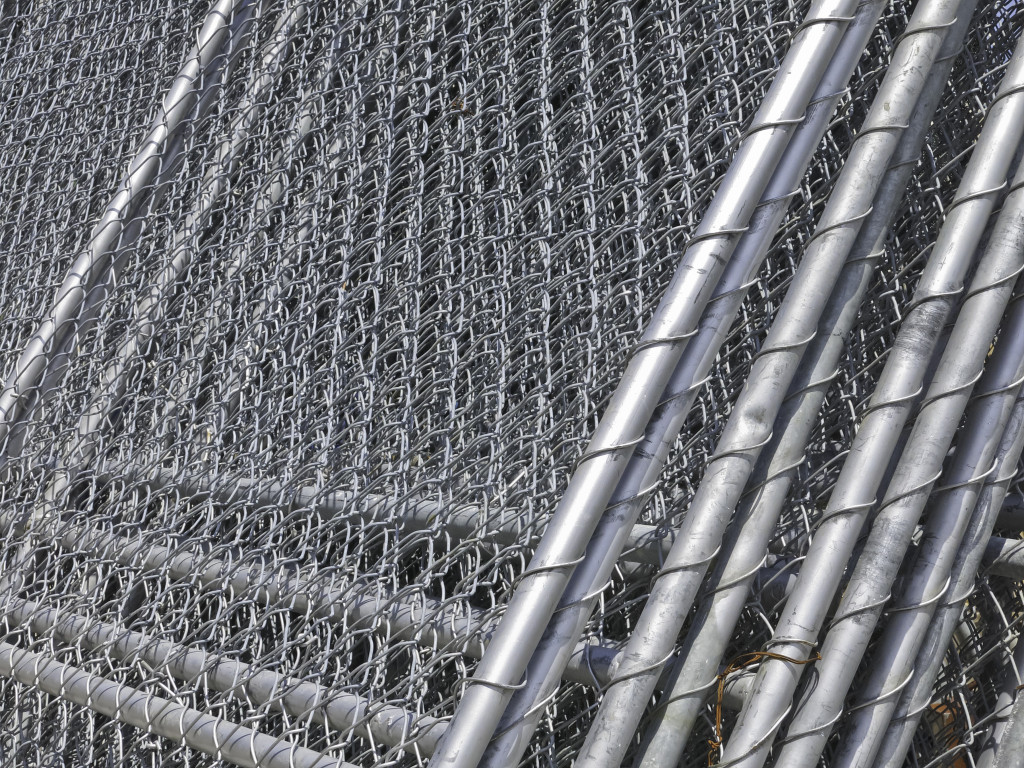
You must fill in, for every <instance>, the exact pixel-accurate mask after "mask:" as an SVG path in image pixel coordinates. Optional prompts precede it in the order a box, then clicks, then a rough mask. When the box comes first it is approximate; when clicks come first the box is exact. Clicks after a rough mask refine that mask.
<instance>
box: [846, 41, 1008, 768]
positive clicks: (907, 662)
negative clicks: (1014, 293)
mask: <svg viewBox="0 0 1024 768" xmlns="http://www.w3.org/2000/svg"><path fill="white" fill-rule="evenodd" d="M1022 88H1024V39H1022V40H1021V42H1019V43H1018V46H1017V51H1016V53H1015V55H1014V59H1013V61H1012V62H1011V63H1010V66H1009V67H1008V68H1007V71H1006V75H1005V76H1004V79H1003V83H1002V85H1001V86H1000V92H999V95H997V97H996V99H997V101H996V103H995V104H994V105H993V108H992V111H990V113H989V120H990V121H991V125H992V128H991V129H989V125H988V124H986V129H988V133H989V135H992V133H993V132H994V131H995V130H996V128H997V124H998V123H999V121H1000V118H1002V119H1003V120H1009V121H1010V122H1009V123H1008V125H1006V126H1005V127H1006V128H1007V130H1012V127H1011V126H1013V125H1020V124H1021V122H1022V121H1024V94H1022V92H1021V91H1022ZM1001 101H1006V102H1010V103H1008V104H1007V105H1006V107H1005V108H1004V107H1002V106H1001V104H1000V102H1001ZM1013 102H1016V104H1014V103H1013ZM1014 107H1016V109H1014ZM1011 115H1012V117H1011ZM1003 127H1004V126H1002V125H998V128H1000V129H1001V128H1003ZM996 135H999V136H1000V137H1001V138H1003V137H1004V136H1005V135H1004V134H1002V133H998V132H997V133H996ZM982 138H985V134H984V133H983V135H982ZM989 152H990V150H989V146H988V143H987V142H985V143H984V144H983V143H982V141H981V140H980V139H979V143H978V146H977V148H976V150H975V153H976V154H979V155H982V154H983V155H988V154H989ZM1022 359H1024V309H1022V308H1021V302H1020V301H1019V300H1018V301H1017V302H1016V303H1015V304H1014V305H1013V308H1012V310H1011V311H1010V312H1009V313H1008V316H1007V319H1006V321H1005V323H1004V325H1003V328H1002V330H1001V332H1000V340H999V344H998V345H997V348H996V352H995V354H994V355H993V357H992V359H991V361H990V362H989V363H988V364H987V365H986V367H985V377H984V378H983V379H982V380H981V381H980V382H979V385H978V388H979V390H980V391H979V392H978V393H977V394H976V395H975V396H974V399H975V404H974V406H973V407H972V408H971V410H970V411H969V414H968V421H967V423H966V424H965V426H964V428H963V433H962V434H963V438H962V440H961V441H960V442H959V443H958V445H957V448H956V454H955V457H954V462H955V463H954V465H953V466H952V467H951V468H950V470H949V471H948V473H947V474H946V475H944V477H943V479H942V480H940V485H941V486H942V488H943V490H942V492H941V494H939V493H938V492H936V494H933V499H932V501H931V505H932V507H931V512H930V514H929V515H928V520H927V523H926V525H925V529H924V537H923V539H922V542H921V544H920V545H919V546H918V551H917V555H916V560H915V562H914V566H913V570H912V571H911V575H910V576H909V578H908V580H907V581H906V582H904V583H903V586H902V594H901V595H899V596H898V598H897V601H896V603H897V605H896V606H895V607H893V608H891V609H889V612H890V616H889V619H888V622H887V624H886V627H885V632H884V634H883V635H882V638H881V639H880V640H879V644H878V646H877V649H876V650H875V652H874V653H873V655H872V662H871V667H870V668H871V673H870V674H869V675H868V677H867V678H865V680H864V682H863V683H862V685H861V686H858V689H857V692H856V696H857V700H858V701H857V704H856V705H855V706H856V709H855V711H854V712H853V713H852V715H851V716H850V718H849V719H848V721H847V725H846V726H845V728H844V731H843V747H842V749H841V750H840V752H839V754H838V755H837V756H836V761H837V763H836V764H837V768H838V766H846V765H871V764H873V760H874V757H875V754H874V753H875V750H876V749H877V748H878V746H879V744H880V740H881V738H882V737H883V736H884V734H885V730H886V728H887V727H888V724H889V722H890V720H891V716H892V711H893V709H894V708H895V706H896V697H897V695H898V692H899V689H900V686H902V685H903V684H904V683H905V682H906V681H907V680H908V679H909V677H908V676H909V674H910V673H911V672H912V671H913V665H914V660H915V658H916V656H917V651H918V649H919V648H920V645H921V643H922V642H923V639H924V634H925V633H926V631H927V628H928V625H929V623H930V620H931V618H932V614H933V612H934V610H935V606H936V604H937V602H938V601H939V600H940V599H941V598H942V596H943V594H944V592H945V589H946V588H947V586H949V574H950V569H951V567H952V561H953V559H954V558H955V556H956V552H957V549H958V547H959V545H960V541H961V539H962V538H963V535H964V532H965V530H966V527H967V525H968V523H969V521H970V518H971V514H972V512H973V509H974V505H975V504H976V502H977V498H978V493H979V491H980V489H981V486H982V484H983V481H984V480H985V478H986V477H987V475H988V473H989V472H991V471H992V470H994V469H995V466H994V464H993V462H994V461H995V458H996V451H997V450H998V447H999V443H1000V440H1001V437H1002V434H1003V432H1004V430H1005V428H1006V424H1007V422H1008V420H1009V418H1010V410H1011V409H1012V407H1013V403H1014V401H1015V400H1016V391H1017V389H1018V388H1019V379H1020V377H1021V376H1022V375H1024V370H1021V360H1022ZM936 495H937V496H938V500H937V501H936V499H935V496H936Z"/></svg>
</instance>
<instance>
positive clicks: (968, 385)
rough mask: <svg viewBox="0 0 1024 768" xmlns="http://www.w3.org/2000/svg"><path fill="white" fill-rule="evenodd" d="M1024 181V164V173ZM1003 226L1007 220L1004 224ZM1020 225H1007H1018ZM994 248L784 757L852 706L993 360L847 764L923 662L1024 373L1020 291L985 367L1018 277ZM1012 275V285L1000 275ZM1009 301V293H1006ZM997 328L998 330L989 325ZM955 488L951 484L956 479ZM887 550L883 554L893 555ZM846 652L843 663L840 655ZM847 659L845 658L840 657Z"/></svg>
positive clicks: (817, 738) (868, 745)
mask: <svg viewBox="0 0 1024 768" xmlns="http://www.w3.org/2000/svg"><path fill="white" fill-rule="evenodd" d="M1017 182H1018V183H1021V182H1024V174H1020V175H1018V179H1017ZM1015 194H1016V197H1014V195H1011V196H1010V197H1008V198H1007V201H1006V207H1005V208H1004V213H1003V214H1002V215H1001V216H1000V219H999V222H998V223H997V225H996V226H997V229H996V231H995V233H994V234H993V240H994V241H996V242H997V243H998V242H999V241H1000V238H1006V237H1014V238H1016V237H1018V236H1020V237H1024V226H1022V225H1015V226H1017V227H1018V228H1019V230H1020V234H1019V235H1018V234H1017V233H1015V232H1013V231H1012V229H1011V228H1010V226H1008V225H1007V224H1006V223H1004V222H1006V221H1007V220H1008V217H1011V216H1020V214H1021V212H1022V211H1024V191H1021V192H1019V193H1015ZM1000 227H1002V229H1000ZM1008 230H1009V231H1010V232H1011V235H1007V234H1006V232H1007V231H1008ZM989 263H990V260H989V259H988V258H987V257H986V258H985V259H983V261H982V264H981V266H980V267H979V272H978V276H977V277H976V278H975V281H974V282H973V283H972V286H971V290H970V293H971V294H972V295H969V297H968V299H967V300H966V301H965V303H964V307H963V309H962V310H961V313H960V317H959V318H958V320H957V325H956V327H955V328H954V330H953V334H952V336H951V337H950V340H949V344H948V346H947V348H946V352H945V354H944V355H943V359H942V362H941V363H940V365H939V369H938V371H937V372H936V377H935V379H934V381H933V383H932V385H931V387H930V388H929V391H928V396H927V398H926V400H925V403H924V404H923V405H922V407H921V411H920V413H919V415H918V418H917V422H916V423H915V426H914V430H913V432H912V433H911V436H910V440H909V442H908V444H907V447H906V448H905V449H904V452H903V455H902V457H901V460H900V463H899V464H898V465H897V468H896V472H895V474H894V475H893V479H892V481H891V482H890V485H889V490H888V491H887V492H886V497H885V500H884V501H883V503H882V508H881V510H880V511H879V513H878V515H877V516H876V518H875V519H874V521H873V522H872V526H871V533H870V535H869V536H868V540H867V543H866V544H865V547H864V550H863V552H862V553H861V556H860V558H859V559H858V561H857V566H856V568H855V569H854V572H853V576H852V577H851V579H850V582H849V584H848V586H847V588H846V591H845V593H844V597H843V600H842V601H841V602H840V605H839V608H838V611H837V618H835V619H833V621H832V624H831V625H830V629H829V632H828V635H827V637H826V640H825V645H824V647H823V649H822V651H821V655H822V661H821V662H819V663H818V664H817V665H816V667H815V687H814V691H813V692H812V693H811V694H810V695H809V696H808V697H807V698H806V702H805V703H802V704H801V707H800V708H799V709H798V711H797V714H796V715H795V716H794V719H793V722H792V723H791V725H790V728H789V735H788V738H787V744H786V746H785V747H784V748H783V750H782V753H781V757H780V759H782V760H785V761H786V764H787V765H789V764H792V765H796V766H798V765H810V764H812V763H813V762H814V761H816V760H817V756H818V755H819V754H820V752H821V750H822V749H823V748H824V744H825V741H826V739H827V738H828V734H829V733H830V732H831V726H832V724H833V722H834V721H835V719H836V718H838V716H839V714H840V713H841V712H842V709H843V700H844V698H845V696H846V693H847V691H848V690H849V688H850V685H852V684H853V679H854V674H855V672H856V670H857V668H858V665H859V662H860V659H861V657H862V656H863V655H864V653H865V652H866V650H867V645H868V642H869V641H870V638H871V634H872V631H873V630H874V627H875V625H876V623H877V621H878V619H879V618H880V615H881V612H882V607H883V605H884V604H885V603H886V602H887V600H888V597H889V595H890V590H891V588H892V585H893V582H894V581H895V578H896V574H897V571H898V570H899V567H900V565H901V564H902V562H903V553H904V552H906V551H907V549H908V548H909V546H910V543H911V538H912V537H913V535H914V532H915V530H916V528H917V522H918V519H919V518H920V515H921V513H922V512H923V510H924V506H925V503H926V502H929V495H928V492H927V490H922V489H930V488H931V486H932V483H933V482H934V480H935V476H936V475H937V474H938V473H939V472H941V471H942V463H943V459H944V458H945V455H946V452H947V450H948V448H949V445H950V444H951V443H952V439H953V437H954V435H955V433H956V430H957V426H958V424H959V422H960V416H961V414H962V412H963V410H964V409H965V408H966V404H967V400H968V398H969V397H970V394H971V391H972V389H973V383H974V381H976V380H977V377H978V375H979V374H980V373H981V372H982V370H983V369H985V373H986V375H985V376H984V377H983V378H982V379H981V382H980V384H979V388H980V393H979V394H978V396H977V398H976V401H975V404H974V407H973V408H971V410H970V412H969V414H968V419H967V422H966V424H965V426H964V428H963V430H962V438H961V441H960V443H959V444H958V445H957V449H956V454H955V455H954V458H953V464H952V465H951V466H950V468H949V470H948V471H947V472H946V473H945V474H944V475H943V480H942V483H943V489H942V491H940V492H939V499H938V500H936V499H935V497H934V496H932V498H931V500H930V512H929V515H928V521H927V525H926V526H925V530H924V536H923V538H922V540H921V543H920V544H919V546H918V551H917V556H916V560H915V561H914V564H913V566H912V568H911V569H910V571H909V573H908V575H907V578H906V580H905V582H904V584H903V594H902V595H901V596H900V599H899V600H898V601H896V603H897V604H896V605H895V606H894V607H893V608H892V609H891V616H890V618H889V624H888V626H887V627H886V631H885V634H884V635H883V636H882V638H881V640H880V641H879V645H878V648H877V651H876V653H875V655H874V656H873V657H872V663H871V667H870V671H869V673H868V676H867V679H866V681H865V685H864V688H863V690H862V691H861V692H860V695H859V697H858V698H860V699H862V702H858V706H859V707H860V708H859V709H858V711H857V712H856V713H854V716H853V721H852V722H851V725H850V729H849V731H848V733H849V735H850V736H849V738H848V739H847V740H846V744H845V747H844V749H843V752H842V756H841V757H838V758H837V766H838V765H843V766H846V765H859V766H870V765H874V751H875V749H877V747H878V742H879V740H880V739H881V737H882V736H883V735H884V733H885V728H886V726H887V725H888V724H889V722H890V720H891V713H892V709H893V708H894V707H895V696H896V695H897V694H898V692H899V690H900V687H901V686H902V684H903V683H904V682H905V681H906V680H907V679H908V675H909V673H910V672H912V671H913V663H914V659H915V657H916V655H917V650H918V647H919V645H920V641H921V640H922V639H923V635H924V633H925V631H926V630H927V627H928V623H929V620H930V619H931V615H932V611H933V610H934V606H935V603H936V602H937V601H938V600H939V599H940V598H941V597H942V595H943V594H944V592H945V589H946V586H947V585H948V583H949V568H950V566H951V564H952V563H951V561H952V559H953V557H954V556H955V554H956V550H957V547H958V545H959V543H960V539H961V537H962V536H963V533H964V529H965V528H966V526H967V523H968V521H969V520H970V517H971V512H972V511H973V508H974V502H975V500H976V498H977V497H976V495H975V494H976V491H977V487H978V484H979V483H980V482H982V481H983V480H984V478H985V477H986V476H987V475H988V474H989V472H991V471H992V470H993V469H995V466H994V465H993V461H994V460H995V454H996V450H997V449H998V446H999V443H1000V440H1001V437H1002V435H1003V432H1004V431H1005V429H1006V426H1007V422H1008V421H1009V418H1010V413H1011V411H1012V408H1013V404H1014V401H1015V400H1016V399H1017V392H1018V391H1019V389H1020V383H1021V378H1022V377H1024V303H1022V302H1021V301H1019V300H1018V301H1017V303H1016V304H1015V306H1014V307H1013V308H1012V310H1011V312H1010V313H1009V317H1008V319H1007V321H1006V322H1005V323H1004V324H1003V332H1002V334H1001V336H1000V343H999V345H998V346H997V350H998V351H997V352H996V354H995V355H993V358H992V360H991V361H990V363H989V365H988V366H987V368H986V366H985V357H986V355H987V353H988V347H987V346H985V345H983V344H979V339H985V338H990V337H991V336H994V335H995V332H996V330H997V329H998V328H999V322H1000V318H1001V317H1002V314H1003V311H1004V309H1005V302H1006V301H1007V300H1008V298H1009V296H1008V292H1009V291H1010V290H1012V284H1013V282H1014V280H1015V276H1014V277H1013V278H1012V279H1010V280H1004V278H1005V276H1006V275H1007V274H1008V273H1007V272H1006V271H1004V268H1001V269H1000V270H999V271H996V272H990V273H988V274H986V273H985V270H986V268H987V267H988V264H989ZM1008 264H1009V269H1010V270H1011V272H1012V270H1016V269H1018V268H1024V259H1019V260H1018V261H1017V262H1014V261H1013V260H1008ZM1000 282H1004V283H1005V284H1006V285H1008V286H1009V287H1008V288H1007V289H1006V291H1005V292H1004V291H1003V289H1002V286H1000V288H998V289H991V290H990V286H993V285H996V284H998V283H1000ZM1000 301H1002V303H1000ZM989 328H991V334H989V335H986V334H988V331H989ZM947 489H948V490H947ZM883 551H884V554H883ZM840 660H841V664H840ZM840 666H842V669H840V668H839V667H840Z"/></svg>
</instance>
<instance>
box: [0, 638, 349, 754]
mask: <svg viewBox="0 0 1024 768" xmlns="http://www.w3.org/2000/svg"><path fill="white" fill-rule="evenodd" d="M0 675H2V676H4V677H9V678H13V679H14V680H17V681H18V682H19V683H22V684H23V685H28V686H31V687H33V688H38V689H39V690H41V691H43V692H44V693H48V694H50V695H51V696H57V697H58V698H61V699H64V700H65V701H70V702H74V703H75V704H79V705H81V706H83V707H88V708H89V709H91V710H94V711H96V712H99V713H101V714H104V715H106V716H107V717H111V718H113V719H115V720H118V721H120V722H122V723H127V724H128V725H133V726H135V727H136V728H141V729H143V730H144V731H146V732H147V733H155V734H157V735H158V736H163V737H164V738H167V739H172V740H174V741H177V742H179V743H184V744H187V745H188V746H190V747H192V748H193V749H197V750H199V751H201V752H205V753H206V754H208V755H212V756H214V757H216V758H217V759H218V760H225V761H227V762H229V763H232V764H234V765H239V766H244V767H245V768H300V767H301V768H355V766H353V765H352V764H351V763H346V762H343V761H342V760H336V759H333V758H329V757H327V756H326V755H323V754H321V753H319V752H314V751H313V750H311V749H307V748H306V747H300V746H299V745H297V744H294V743H292V742H290V741H285V740H283V739H275V738H274V737H272V736H267V735H266V734H263V733H260V732H259V731H255V730H253V729H252V728H246V727H245V726H243V725H236V724H235V723H231V722H228V721H226V720H222V719H221V718H219V717H213V716H212V715H207V714H205V713H203V712H199V711H198V710H195V709H191V708H190V707H185V706H182V705H181V704H177V703H176V702H173V701H170V700H168V699H164V698H161V697H159V696H154V695H153V694H150V693H143V692H142V691H140V690H139V689H138V688H132V687H131V686H128V685H122V684H120V683H115V682H113V681H111V680H107V679H105V678H102V677H100V676H99V675H94V674H92V673H91V672H86V671H85V670H82V669H79V668H77V667H73V666H71V665H69V664H63V663H61V662H59V661H57V660H55V659H52V658H50V657H48V656H44V655H43V654H40V653H35V652H33V651H27V650H23V649H21V648H18V647H17V646H15V645H11V644H10V643H4V642H0Z"/></svg>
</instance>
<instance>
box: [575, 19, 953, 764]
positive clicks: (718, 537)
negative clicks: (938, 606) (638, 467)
mask: <svg viewBox="0 0 1024 768" xmlns="http://www.w3.org/2000/svg"><path fill="white" fill-rule="evenodd" d="M954 14H955V8H949V7H948V6H944V5H942V4H928V5H922V6H920V7H919V8H918V10H917V12H916V13H915V15H914V17H913V18H912V20H911V21H910V23H909V25H908V30H907V33H906V34H905V36H904V39H903V42H902V43H901V44H900V46H899V47H898V48H897V50H896V52H895V54H894V59H893V64H892V66H891V67H890V69H889V71H888V74H887V76H886V78H885V79H884V80H883V82H882V84H881V87H880V89H879V92H878V94H877V96H876V97H875V101H874V104H873V105H872V109H871V111H870V112H869V115H868V117H867V120H866V123H865V126H864V128H863V129H862V131H861V133H860V134H859V136H858V138H857V140H856V141H855V143H854V145H853V147H852V149H851V152H850V157H849V159H848V160H847V162H846V163H845V165H844V167H843V170H842V172H841V174H840V176H839V179H838V180H837V183H836V187H835V189H834V191H833V193H832V195H831V196H830V198H829V202H828V205H827V207H826V209H825V212H824V213H823V214H822V217H821V220H820V221H819V223H818V227H817V229H816V233H815V236H814V238H813V239H812V240H811V242H810V244H809V245H808V247H807V249H806V253H805V255H804V258H803V260H802V261H801V263H800V266H799V267H798V270H797V273H796V275H795V276H794V280H793V283H792V285H791V287H790V289H789V292H788V293H787V296H786V299H785V301H784V302H783V304H782V306H781V308H780V310H779V313H778V315H777V316H776V319H775V321H774V323H773V324H772V327H771V329H770V331H769V334H768V338H767V340H766V341H765V342H764V344H763V346H762V348H761V350H760V353H759V355H758V357H757V358H756V359H755V360H754V363H753V366H752V368H751V372H750V374H749V377H748V382H749V383H748V385H747V386H746V387H745V388H744V390H743V392H742V393H741V394H740V396H739V399H738V400H737V401H736V403H735V404H734V406H733V409H732V413H731V414H730V417H729V420H728V422H727V424H726V427H725V430H724V432H723V434H722V437H721V439H720V440H719V442H718V445H717V446H716V448H715V454H714V455H713V456H711V457H709V459H708V462H707V469H706V470H705V473H704V479H703V480H702V482H701V484H700V486H699V487H698V489H697V493H696V495H695V496H694V498H693V501H692V502H691V505H690V508H689V511H688V513H687V515H686V517H685V518H684V519H683V522H682V524H681V526H680V530H679V534H678V536H677V538H676V543H675V544H674V546H673V548H672V552H671V553H670V555H669V558H668V560H667V561H666V563H665V565H664V567H663V569H662V573H661V574H659V576H658V578H657V580H656V581H655V582H654V584H653V585H652V588H651V592H650V595H649V597H648V600H647V604H646V606H645V607H644V611H643V613H642V614H641V617H640V619H639V620H638V622H637V625H636V626H635V628H634V629H633V632H632V635H631V638H630V641H629V643H628V644H627V646H626V648H625V649H624V651H623V652H624V655H625V659H624V660H623V661H622V662H621V663H620V664H619V666H618V669H617V670H616V679H615V680H614V681H613V683H612V684H611V686H610V687H609V688H608V690H607V691H606V692H605V696H604V699H603V701H602V703H601V706H600V709H599V710H598V713H597V715H596V717H595V719H594V723H593V725H592V727H591V729H590V731H589V733H588V736H587V740H586V742H585V743H584V746H583V749H582V751H581V753H580V757H579V758H578V760H577V764H578V765H580V766H597V765H609V764H617V763H618V762H620V761H621V759H622V757H623V755H624V753H625V750H626V748H627V747H628V745H629V742H630V739H631V736H632V734H633V732H634V731H635V730H636V728H637V726H638V724H639V722H640V719H641V717H642V716H643V713H644V709H645V707H646V704H647V701H649V699H650V697H651V695H652V694H653V693H654V688H655V685H656V684H657V681H658V677H659V676H660V674H661V671H662V669H663V668H664V665H665V663H666V662H667V661H668V660H669V659H670V658H671V656H672V653H673V648H674V645H675V642H676V638H677V637H678V635H679V632H680V630H681V629H682V626H683V623H684V621H685V620H686V617H687V615H688V614H689V612H690V609H691V607H692V605H693V601H694V600H695V598H696V596H697V593H698V591H699V589H700V586H701V583H702V581H703V577H704V575H705V573H706V571H707V569H708V567H709V565H710V562H711V561H712V560H713V559H714V558H715V556H716V555H717V554H718V551H719V549H720V547H721V542H722V537H723V535H724V533H725V529H726V527H727V525H728V523H729V521H730V520H731V519H732V516H733V512H734V510H735V508H736V505H737V503H738V502H739V499H740V496H741V494H742V491H743V489H744V487H745V485H746V483H747V480H748V479H749V477H750V474H751V472H752V470H753V467H754V465H755V463H756V461H757V459H758V456H759V454H760V452H761V449H762V448H763V447H764V446H765V445H766V444H767V443H768V442H769V440H770V439H771V434H772V426H773V423H774V421H775V417H776V415H777V414H778V412H779V410H780V408H781V406H782V402H783V400H784V398H785V394H786V392H787V391H788V389H789V385H790V383H791V382H792V380H793V377H794V376H795V374H796V371H797V368H798V366H799V364H800V361H801V359H802V356H803V353H804V351H805V350H806V349H807V345H808V344H809V342H810V341H811V340H812V338H813V336H814V335H815V332H816V329H817V326H818V323H819V320H820V318H821V315H822V313H823V312H824V310H825V307H826V303H827V301H828V298H829V295H830V294H831V291H832V289H833V287H834V285H835V282H836V280H837V278H838V276H839V274H840V272H841V270H842V267H843V264H844V263H845V262H846V260H847V258H848V256H849V254H850V252H851V248H852V247H853V245H854V242H855V240H856V238H857V235H858V233H859V231H860V228H861V226H862V225H863V223H864V221H865V219H866V218H867V216H868V215H869V214H870V211H871V207H872V201H873V200H874V197H875V194H876V192H877V190H878V188H879V185H880V183H881V181H882V179H883V178H884V175H885V172H886V170H887V168H888V167H889V163H890V161H891V159H892V157H893V156H894V153H895V151H896V149H897V147H898V145H899V141H900V138H901V135H902V132H903V131H904V130H905V128H906V126H907V124H908V123H909V122H910V120H911V117H912V115H913V113H914V110H915V108H916V106H917V102H918V99H919V96H920V94H921V92H922V90H923V87H924V85H925V83H926V82H927V73H928V71H929V70H930V68H931V66H932V64H933V63H934V61H935V60H936V59H937V58H938V56H939V53H940V49H941V47H942V44H943V39H944V37H945V35H944V32H945V29H946V28H947V27H948V24H949V22H951V21H952V20H953V19H955V15H954ZM936 27H938V29H936Z"/></svg>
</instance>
